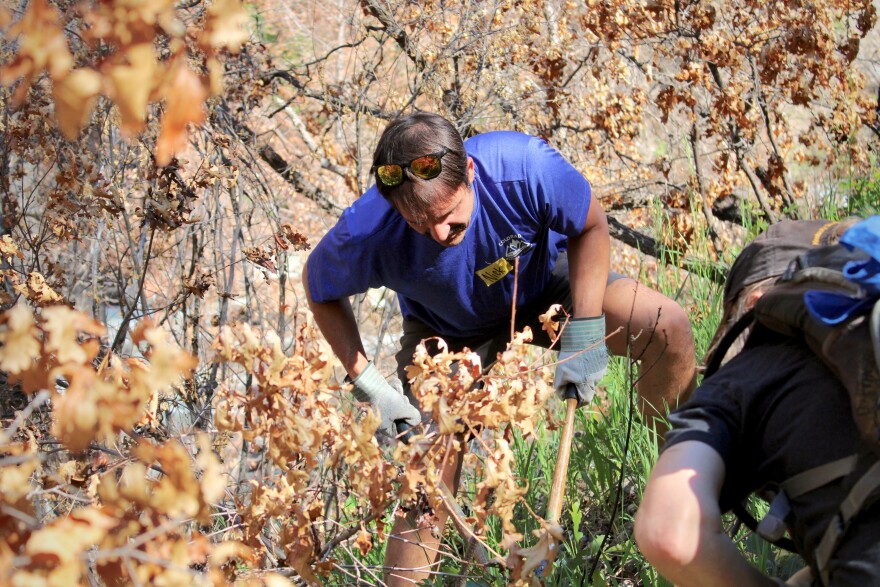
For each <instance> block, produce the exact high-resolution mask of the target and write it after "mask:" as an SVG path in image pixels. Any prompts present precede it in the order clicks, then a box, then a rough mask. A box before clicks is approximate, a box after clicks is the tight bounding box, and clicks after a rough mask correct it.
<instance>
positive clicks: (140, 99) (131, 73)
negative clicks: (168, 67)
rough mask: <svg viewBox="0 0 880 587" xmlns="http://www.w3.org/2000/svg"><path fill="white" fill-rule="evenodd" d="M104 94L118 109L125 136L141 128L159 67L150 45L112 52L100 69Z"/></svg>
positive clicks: (151, 44)
mask: <svg viewBox="0 0 880 587" xmlns="http://www.w3.org/2000/svg"><path fill="white" fill-rule="evenodd" d="M102 72H103V74H104V79H105V80H106V83H107V84H108V87H107V88H106V91H107V94H108V95H109V96H110V98H111V99H112V100H113V102H114V103H115V104H116V106H117V107H118V108H119V114H120V116H121V119H122V120H121V124H120V127H121V129H122V133H123V134H124V135H125V136H129V137H130V136H133V135H136V134H137V133H139V132H140V131H141V130H142V129H143V128H144V123H145V121H146V116H147V105H148V104H149V102H150V98H151V96H152V95H153V93H154V91H155V89H156V86H157V85H158V77H159V64H158V63H157V61H156V50H155V49H154V48H153V43H152V42H147V43H140V44H137V45H132V46H130V47H128V48H127V49H126V50H125V51H123V52H120V53H116V54H115V55H113V57H112V59H111V60H110V61H108V62H107V63H106V64H105V65H104V66H103V67H102Z"/></svg>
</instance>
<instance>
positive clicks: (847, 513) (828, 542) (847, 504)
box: [815, 460, 880, 585]
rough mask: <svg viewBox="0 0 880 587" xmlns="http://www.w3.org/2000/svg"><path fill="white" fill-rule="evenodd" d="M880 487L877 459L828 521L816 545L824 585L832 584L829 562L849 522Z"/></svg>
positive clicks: (818, 569)
mask: <svg viewBox="0 0 880 587" xmlns="http://www.w3.org/2000/svg"><path fill="white" fill-rule="evenodd" d="M878 487H880V460H878V461H875V462H874V464H873V465H871V468H870V469H868V471H867V472H866V473H865V474H864V475H862V476H861V477H860V478H859V480H858V481H856V483H855V484H854V485H853V487H852V489H851V490H850V492H849V494H848V495H847V496H846V498H844V500H843V501H842V502H841V503H840V509H839V510H838V512H837V514H835V515H834V516H833V517H832V518H831V521H830V522H829V523H828V527H827V528H826V529H825V534H823V535H822V540H821V541H820V542H819V546H818V547H816V552H815V555H816V571H817V572H818V573H819V577H820V578H821V580H822V583H823V584H824V585H830V579H831V572H830V571H831V569H830V568H829V563H830V562H831V556H832V555H833V554H834V551H835V550H836V549H837V545H838V544H839V543H840V539H841V538H843V534H844V532H846V529H847V527H848V526H849V523H850V522H851V521H852V519H853V518H854V517H855V516H856V514H858V513H859V511H861V509H862V506H863V505H864V504H865V502H866V501H867V500H868V498H869V497H870V496H871V494H872V493H874V491H875V490H876V489H877V488H878Z"/></svg>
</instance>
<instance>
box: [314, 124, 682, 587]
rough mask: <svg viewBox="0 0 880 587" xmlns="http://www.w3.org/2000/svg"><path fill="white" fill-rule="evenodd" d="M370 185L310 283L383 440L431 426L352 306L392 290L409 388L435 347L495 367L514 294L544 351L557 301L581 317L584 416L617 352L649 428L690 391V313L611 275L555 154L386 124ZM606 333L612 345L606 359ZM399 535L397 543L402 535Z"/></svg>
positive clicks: (578, 194) (507, 138)
mask: <svg viewBox="0 0 880 587" xmlns="http://www.w3.org/2000/svg"><path fill="white" fill-rule="evenodd" d="M372 171H373V173H374V174H375V177H376V185H375V186H373V187H372V188H370V189H369V190H368V191H367V192H366V193H365V194H364V195H363V196H361V197H360V198H359V199H358V200H357V201H356V202H355V203H354V204H352V205H351V206H350V207H349V208H347V209H346V210H345V212H343V214H342V216H341V218H340V219H339V221H338V222H337V224H336V225H335V226H334V227H333V228H332V229H331V230H330V231H329V232H328V233H327V235H326V236H324V238H323V239H322V240H321V241H320V242H319V243H318V245H317V246H316V247H315V249H314V251H313V252H312V254H311V255H310V256H309V259H308V262H307V264H306V269H305V270H304V271H303V281H304V285H305V289H306V294H307V297H308V300H309V306H310V308H311V310H312V312H313V314H314V316H315V320H316V322H317V324H318V327H319V328H320V329H321V332H322V333H323V334H324V336H325V337H326V338H327V340H328V342H329V343H330V346H331V347H332V348H333V350H334V352H335V353H336V355H337V356H338V357H339V358H340V360H341V362H342V365H343V367H344V368H345V370H346V372H347V373H348V375H349V377H350V378H351V379H352V383H353V386H354V390H353V391H354V394H355V396H356V397H357V398H358V399H360V400H362V401H369V402H371V403H372V404H373V405H374V406H375V407H376V408H377V409H378V410H379V412H380V414H381V417H382V425H381V427H380V432H382V433H384V434H388V435H394V434H395V432H396V428H395V426H396V425H398V426H399V425H400V424H404V423H405V424H406V425H408V426H415V425H417V424H419V423H420V422H421V417H420V414H419V411H418V409H416V407H415V406H413V405H412V404H411V403H410V402H409V401H408V400H407V397H406V396H405V395H402V394H400V393H399V392H397V391H396V390H395V389H394V388H393V387H392V386H391V385H389V384H388V382H387V381H386V380H385V378H384V377H383V376H382V375H381V374H380V373H379V372H378V370H377V369H376V367H375V366H374V365H373V364H372V363H371V362H370V361H369V360H368V359H367V357H366V354H365V351H364V347H363V343H362V341H361V338H360V334H359V332H358V328H357V323H356V321H355V319H354V315H353V312H352V309H351V305H350V303H349V302H348V297H349V296H351V295H353V294H358V293H362V292H364V291H366V290H367V289H369V288H377V287H382V286H385V287H388V288H390V289H392V290H394V291H395V292H397V294H398V299H399V301H400V307H401V311H402V314H403V319H404V320H403V336H402V338H401V350H400V352H399V353H398V355H397V361H398V374H399V375H398V376H399V377H400V379H401V381H403V382H404V385H406V376H405V372H404V367H405V366H406V365H407V364H408V363H409V362H410V361H411V360H412V356H413V351H414V350H415V347H416V345H417V344H418V343H419V342H420V341H421V340H423V339H426V338H430V337H440V338H442V339H443V340H444V341H445V342H446V343H447V344H448V345H449V348H450V350H452V351H456V350H460V349H461V348H463V347H465V346H467V347H468V348H470V349H471V350H473V351H475V352H477V353H478V354H480V356H481V358H482V359H483V365H484V366H486V367H488V365H489V364H491V363H492V362H493V361H494V360H495V358H496V353H497V352H498V351H500V350H503V349H504V346H505V344H506V343H507V341H508V338H509V336H510V316H511V307H512V303H513V295H514V292H515V293H516V308H517V310H516V316H517V324H516V329H517V330H518V331H519V330H521V329H522V327H523V326H525V325H531V326H532V331H533V333H534V334H535V341H534V342H535V343H536V344H540V345H543V346H549V344H550V341H549V339H547V336H546V334H545V333H544V331H543V330H542V329H541V328H540V326H539V325H538V320H537V317H538V315H539V314H541V313H544V312H546V311H547V310H548V308H549V307H550V306H551V305H553V304H555V303H560V304H562V305H563V306H564V307H565V308H566V310H567V311H568V312H569V313H570V314H571V316H572V320H571V322H570V323H569V324H568V325H566V327H565V328H564V329H563V331H562V335H561V337H560V341H559V362H558V364H557V367H556V377H555V386H556V388H557V389H558V390H565V389H566V388H567V387H568V386H569V384H574V385H575V386H576V387H577V390H578V399H579V400H580V402H581V403H587V402H589V401H590V400H591V398H592V396H593V392H594V390H595V387H596V384H597V383H598V382H599V380H600V379H601V378H602V376H603V375H604V372H605V368H606V365H607V362H608V350H610V351H611V352H612V353H614V354H616V355H622V356H626V355H627V353H629V356H632V357H637V358H640V359H641V364H642V365H643V369H642V372H641V373H640V378H639V384H638V392H639V396H640V398H641V400H642V403H641V406H642V413H643V415H645V416H648V417H655V416H658V415H662V414H663V413H664V412H665V408H666V407H667V406H671V405H675V404H676V403H677V402H678V400H679V398H680V397H683V396H686V395H687V394H689V393H690V391H691V390H692V388H693V384H694V373H695V355H694V346H693V336H692V333H691V327H690V323H689V321H688V318H687V315H686V314H685V313H684V311H683V310H682V309H681V307H679V306H678V305H677V304H676V303H675V302H674V301H672V300H670V299H669V298H666V297H665V296H663V295H661V294H659V293H657V292H654V291H652V290H650V289H648V288H647V287H645V286H642V285H639V284H637V283H636V282H635V281H633V280H632V279H629V278H625V277H623V276H621V275H618V274H615V273H612V272H609V265H610V260H609V251H610V238H609V234H608V225H607V221H606V217H605V213H604V211H603V210H602V208H601V206H600V205H599V203H598V202H597V201H596V198H595V196H594V195H593V193H592V191H591V189H590V184H589V182H588V181H587V180H586V179H585V178H584V177H583V175H582V174H581V173H580V172H578V171H577V170H576V169H575V168H574V167H573V166H572V165H571V164H570V163H569V162H568V161H566V160H565V159H564V158H563V157H562V156H561V155H560V154H559V153H558V152H557V151H556V150H554V149H553V148H551V147H550V146H548V145H547V143H546V142H544V141H543V140H541V139H538V138H535V137H530V136H527V135H524V134H521V133H516V132H490V133H485V134H482V135H478V136H475V137H473V138H471V139H468V141H467V143H464V142H463V141H462V138H461V136H460V135H459V133H458V132H457V131H456V129H455V127H454V126H453V125H452V124H451V123H450V122H449V121H447V120H446V119H444V118H443V117H441V116H438V115H435V114H430V113H416V114H412V115H409V116H405V117H403V118H400V119H397V120H395V121H393V122H391V123H390V124H389V125H388V127H387V128H386V129H385V131H384V132H383V134H382V136H381V138H380V139H379V144H378V146H377V147H376V150H375V153H374V155H373V168H372ZM515 264H518V268H517V275H518V277H517V281H516V283H514V271H513V268H514V266H515ZM609 332H610V333H615V332H616V334H613V335H612V336H610V337H608V340H607V345H606V340H605V339H606V333H609ZM627 332H628V333H631V334H630V339H631V342H630V344H629V348H627V346H628V345H627V340H626V339H627V336H626V334H625V333H627ZM407 391H408V390H407ZM452 469H454V470H452V471H451V472H449V473H448V481H447V483H448V484H449V485H450V486H453V487H454V486H455V481H456V480H457V473H458V464H457V463H456V464H455V466H454V467H452ZM401 523H402V522H401ZM438 523H442V520H438ZM398 526H399V525H398V524H396V525H395V528H394V531H393V534H394V535H398V536H399V535H400V532H403V531H405V530H406V528H405V527H404V526H400V527H398ZM419 542H421V544H422V546H419ZM427 542H434V543H436V539H435V538H433V537H432V536H431V535H430V532H428V531H424V532H420V533H418V534H417V535H415V536H414V535H409V534H407V537H406V540H399V541H392V542H391V543H390V544H389V546H388V556H387V562H389V565H390V566H393V567H397V568H401V567H406V568H417V567H422V568H421V569H420V570H419V571H418V572H415V571H414V572H412V573H407V572H403V571H401V572H399V573H397V574H395V576H394V577H390V576H389V577H388V580H389V585H390V584H394V582H395V581H396V580H401V579H415V580H419V578H420V577H424V576H425V573H426V572H427V570H428V566H427V565H430V564H431V563H432V562H433V560H434V557H435V554H434V553H435V552H436V551H435V549H433V548H431V547H430V546H429V545H428V544H426V543H427ZM422 547H425V548H424V549H423V548H422ZM420 557H421V558H420ZM401 584H403V583H401ZM407 584H412V583H411V582H410V583H407Z"/></svg>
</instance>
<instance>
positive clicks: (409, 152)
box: [373, 112, 468, 218]
mask: <svg viewBox="0 0 880 587" xmlns="http://www.w3.org/2000/svg"><path fill="white" fill-rule="evenodd" d="M443 148H446V149H449V152H448V153H447V154H446V155H444V156H443V171H441V172H440V175H438V176H437V177H435V178H433V179H421V178H419V177H416V176H415V175H413V174H412V173H409V170H407V171H406V172H405V173H406V174H407V176H406V178H407V181H404V182H403V183H401V184H400V185H398V186H394V187H388V186H386V185H382V182H379V181H377V182H376V187H377V188H378V189H379V193H380V194H382V195H383V196H384V197H385V198H386V199H388V200H389V201H390V202H392V203H394V204H395V205H397V206H399V207H402V208H405V209H406V210H407V212H408V213H409V214H412V215H413V216H414V217H415V218H420V217H421V216H423V215H426V213H427V211H428V210H429V209H430V207H431V206H432V205H433V204H434V203H436V202H438V201H443V200H444V199H446V198H448V197H449V195H451V194H452V193H454V192H455V191H457V190H458V189H459V188H460V187H461V186H462V185H467V183H468V176H467V153H465V151H464V141H463V140H462V138H461V134H459V132H458V130H456V128H455V127H454V126H453V125H452V123H451V122H449V121H448V120H446V119H445V118H443V117H442V116H440V115H439V114H433V113H431V112H416V113H413V114H409V115H407V116H403V117H400V118H397V119H396V120H393V121H391V122H390V123H389V124H388V126H387V127H385V130H384V131H382V136H381V137H380V138H379V143H378V144H377V145H376V150H375V151H374V152H373V167H374V168H375V167H377V166H379V165H386V164H389V163H406V162H409V161H411V160H413V159H415V158H417V157H421V156H422V155H427V154H429V153H436V152H437V151H440V150H442V149H443Z"/></svg>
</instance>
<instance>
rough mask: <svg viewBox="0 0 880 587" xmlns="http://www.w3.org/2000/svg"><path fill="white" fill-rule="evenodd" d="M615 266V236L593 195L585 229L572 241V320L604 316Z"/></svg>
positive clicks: (570, 272) (569, 269)
mask: <svg viewBox="0 0 880 587" xmlns="http://www.w3.org/2000/svg"><path fill="white" fill-rule="evenodd" d="M610 265H611V236H610V235H609V233H608V219H607V218H606V217H605V211H604V210H603V209H602V206H601V205H600V204H599V202H598V201H597V200H596V196H595V195H594V194H592V193H591V194H590V208H589V212H588V213H587V222H586V224H585V225H584V229H583V231H582V232H581V234H579V235H578V236H576V237H569V239H568V272H569V281H570V283H571V297H572V310H573V311H572V317H574V318H588V317H592V316H598V315H600V314H601V313H602V300H603V298H604V297H605V285H606V283H607V282H608V270H609V267H610Z"/></svg>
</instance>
